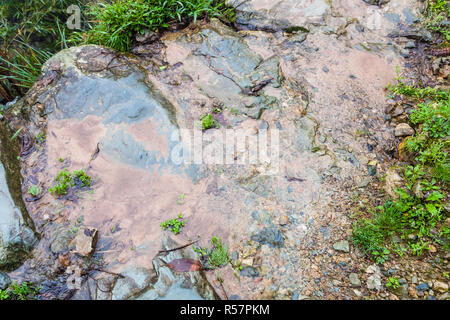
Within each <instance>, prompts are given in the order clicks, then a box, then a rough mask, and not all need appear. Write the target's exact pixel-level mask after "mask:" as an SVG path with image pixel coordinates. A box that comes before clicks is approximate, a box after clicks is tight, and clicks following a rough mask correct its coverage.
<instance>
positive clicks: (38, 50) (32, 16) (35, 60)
mask: <svg viewBox="0 0 450 320" xmlns="http://www.w3.org/2000/svg"><path fill="white" fill-rule="evenodd" d="M85 3H86V1H85V0H47V1H42V0H23V1H17V0H4V1H2V4H1V5H0V39H1V41H0V98H3V100H5V101H11V100H12V99H14V97H15V96H20V95H22V94H24V93H25V92H26V90H27V89H28V88H29V87H31V85H32V84H33V83H34V82H35V80H36V78H37V77H38V76H39V73H40V70H41V67H42V64H43V63H44V62H45V61H46V60H47V59H49V58H50V57H51V55H52V54H54V53H56V52H57V51H59V50H61V49H64V48H66V47H67V42H66V35H67V34H68V33H69V32H70V30H69V29H67V27H66V21H67V19H68V17H69V14H68V13H67V8H68V7H69V6H70V5H77V6H78V7H79V8H80V9H81V14H83V12H84V11H85ZM82 18H83V20H84V17H83V15H82Z"/></svg>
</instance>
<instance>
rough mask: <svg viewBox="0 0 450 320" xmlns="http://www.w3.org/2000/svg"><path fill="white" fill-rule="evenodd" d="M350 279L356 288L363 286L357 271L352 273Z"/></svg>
mask: <svg viewBox="0 0 450 320" xmlns="http://www.w3.org/2000/svg"><path fill="white" fill-rule="evenodd" d="M348 279H349V280H350V284H351V285H352V287H355V288H356V287H360V286H361V280H359V277H358V274H357V273H350V275H349V277H348Z"/></svg>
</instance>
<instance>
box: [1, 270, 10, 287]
mask: <svg viewBox="0 0 450 320" xmlns="http://www.w3.org/2000/svg"><path fill="white" fill-rule="evenodd" d="M10 284H11V278H10V277H9V276H8V274H6V273H5V272H2V271H0V290H6V289H7V288H8V287H9V285H10Z"/></svg>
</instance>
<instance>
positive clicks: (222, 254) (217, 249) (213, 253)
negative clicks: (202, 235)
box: [194, 236, 231, 269]
mask: <svg viewBox="0 0 450 320" xmlns="http://www.w3.org/2000/svg"><path fill="white" fill-rule="evenodd" d="M194 251H195V252H197V254H198V255H199V256H200V258H201V260H202V261H203V263H204V264H207V267H208V268H210V269H217V268H221V267H223V266H225V265H227V264H228V263H229V262H230V261H231V259H230V257H229V254H228V246H226V245H223V244H222V240H220V239H219V238H217V237H216V236H213V237H212V239H211V248H201V247H199V248H194Z"/></svg>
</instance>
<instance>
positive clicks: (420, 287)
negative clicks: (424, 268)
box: [416, 282, 430, 291]
mask: <svg viewBox="0 0 450 320" xmlns="http://www.w3.org/2000/svg"><path fill="white" fill-rule="evenodd" d="M428 289H430V287H429V286H428V284H427V283H426V282H424V283H421V284H419V285H417V286H416V290H417V291H426V290H428Z"/></svg>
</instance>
